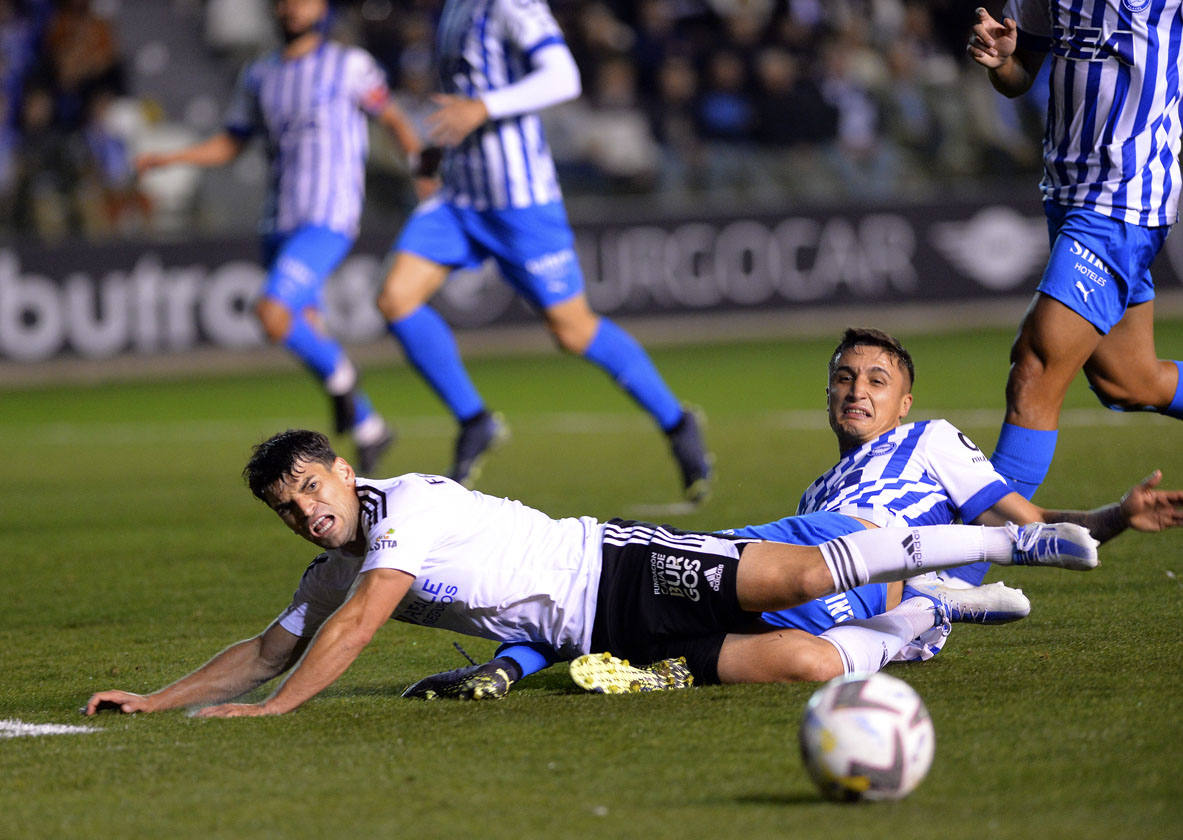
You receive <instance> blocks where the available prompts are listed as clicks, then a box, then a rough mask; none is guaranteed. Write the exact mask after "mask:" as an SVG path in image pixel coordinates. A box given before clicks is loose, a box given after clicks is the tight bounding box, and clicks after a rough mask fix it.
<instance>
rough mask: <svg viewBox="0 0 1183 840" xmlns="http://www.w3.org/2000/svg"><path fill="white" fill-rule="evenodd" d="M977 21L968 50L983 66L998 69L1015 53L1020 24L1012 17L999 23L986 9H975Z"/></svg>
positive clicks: (970, 37) (971, 56)
mask: <svg viewBox="0 0 1183 840" xmlns="http://www.w3.org/2000/svg"><path fill="white" fill-rule="evenodd" d="M974 15H975V17H976V18H977V23H975V24H974V25H973V30H972V32H973V34H971V35H970V36H969V44H968V45H967V47H966V51H967V52H968V53H969V56H970V58H972V59H973V60H974V61H976V62H977V63H978V64H980V65H982V66H983V67H987V68H990V69H993V70H996V69H998V68H999V67H1001V66H1002V65H1004V64H1006V62H1007V61H1008V60H1009V59H1010V57H1011V56H1012V55H1014V52H1015V49H1016V48H1017V46H1018V43H1019V26H1018V24H1017V23H1015V22H1014V21H1013V20H1012V19H1010V18H1003V21H1002V23H999V22H998V21H996V20H995V19H994V18H992V17H991V16H990V13H989V12H987V11H986V10H985V9H982V8H978V9H975V10H974Z"/></svg>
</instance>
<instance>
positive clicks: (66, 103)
mask: <svg viewBox="0 0 1183 840" xmlns="http://www.w3.org/2000/svg"><path fill="white" fill-rule="evenodd" d="M45 57H46V60H47V62H48V67H49V72H50V75H51V77H52V79H53V82H54V87H55V93H56V96H57V114H56V117H55V119H56V120H57V121H58V122H59V123H61V124H62V125H65V126H66V127H69V128H75V127H78V126H79V125H81V123H82V121H83V120H84V119H85V112H86V101H87V99H88V97H89V96H90V95H91V94H92V93H93V92H94V91H96V90H97V89H99V88H109V89H111V90H113V91H115V92H117V93H122V92H123V90H124V86H123V70H122V64H121V58H120V54H119V46H118V44H117V42H116V39H115V31H114V29H113V28H112V26H111V23H110V22H109V21H108V20H106V19H105V18H101V17H99V16H98V15H96V14H94V12H93V11H92V10H91V7H90V0H57V5H56V7H55V9H54V12H53V15H52V16H51V17H50V19H49V25H48V27H47V28H46V31H45Z"/></svg>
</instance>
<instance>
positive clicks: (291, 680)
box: [262, 612, 372, 714]
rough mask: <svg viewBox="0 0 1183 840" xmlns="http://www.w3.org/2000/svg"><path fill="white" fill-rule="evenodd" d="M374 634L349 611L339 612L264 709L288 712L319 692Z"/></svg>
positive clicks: (330, 683)
mask: <svg viewBox="0 0 1183 840" xmlns="http://www.w3.org/2000/svg"><path fill="white" fill-rule="evenodd" d="M371 637H372V634H371V633H369V632H368V631H365V630H363V629H361V627H360V626H359V625H358V624H357V623H356V622H355V621H353V620H352V619H351V617H350V616H349V615H348V614H342V613H340V612H338V613H337V614H335V615H334V616H333V617H332V618H330V619H329V620H328V621H326V622H325V624H324V625H323V626H322V627H321V628H320V632H318V633H317V634H316V638H315V639H314V640H313V642H312V644H311V645H310V646H309V647H308V651H307V653H305V655H304V658H303V659H301V660H300V664H299V665H298V666H296V669H295V670H294V671H292V673H291V674H289V675H288V678H287V679H286V680H284V681H283V684H282V685H281V686H280V687H279V688H278V689H277V690H276V692H275V693H274V694H272V695H271V696H270V697H268V698H267V699H266V700H265V701H263V703H262V706H263V709H264V710H265V711H266V712H267V713H268V714H286V713H287V712H290V711H292V710H293V709H295V708H297V707H298V706H300V705H302V704H303V703H304V702H305V701H307V700H309V699H311V698H313V697H315V696H316V695H317V694H320V692H322V691H324V690H325V689H326V688H328V687H329V686H330V685H332V684H333V683H334V682H336V680H337V678H338V677H340V676H341V675H342V674H343V673H345V671H346V670H347V669H348V668H349V666H350V665H352V664H353V661H354V660H355V659H357V657H358V654H360V653H361V652H362V650H363V649H364V648H365V646H366V645H367V644H369V642H370V639H371Z"/></svg>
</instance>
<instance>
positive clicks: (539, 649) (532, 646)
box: [494, 642, 555, 677]
mask: <svg viewBox="0 0 1183 840" xmlns="http://www.w3.org/2000/svg"><path fill="white" fill-rule="evenodd" d="M494 656H496V657H497V658H501V657H502V656H504V657H507V658H509V659H512V660H513V661H514V662H516V663H518V667H519V668H521V669H522V676H523V677H527V676H529V675H530V674H533V673H536V672H537V671H541V670H542V669H543V668H549V667H550V666H551V665H553V664H554V663H555V652H554V651H553V650H552V649H551V648H550V646H549V645H543V644H537V643H534V642H507V643H506V644H504V645H502V646H501V647H499V648H497V653H496V654H494Z"/></svg>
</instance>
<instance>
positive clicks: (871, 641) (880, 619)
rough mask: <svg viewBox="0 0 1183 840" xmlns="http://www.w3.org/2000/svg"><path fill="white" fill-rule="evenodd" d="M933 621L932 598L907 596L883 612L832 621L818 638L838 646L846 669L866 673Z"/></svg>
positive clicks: (934, 617) (889, 657)
mask: <svg viewBox="0 0 1183 840" xmlns="http://www.w3.org/2000/svg"><path fill="white" fill-rule="evenodd" d="M935 622H936V613H935V607H934V606H933V603H932V601H930V600H928V599H927V598H909V599H908V600H906V601H904V602H903V603H901V604H900V605H899V606H897V607H895V608H893V609H890V610H888V611H887V612H885V613H880V614H879V615H873V616H871V617H870V618H854V619H851V620H850V621H844V622H842V623H841V624H835V625H834V626H833V627H831V628H830V629H829V630H826V631H825V632H824V633H822V634H821V637H820V638H823V639H825V640H826V641H827V642H829V643H830V644H832V645H833V646H834V647H835V648H837V650H838V655H839V656H840V657H841V658H842V668H843V670H844V672H845V673H847V674H854V673H866V672H870V671H878V670H879V669H880V668H882V667H883V666H884V665H886V664H887V663H888V662H890V661H891V660H892V657H894V656H895V655H896V654H897V653H899V652H900V651H901V650H903V648H904V646H905V645H906V644H908V642H910V641H912V640H913V639H915V638H916V637H917V636H919V635H920V634H921V633H923V632H925V631H926V630H928V629H930V628H931V627H932V626H933V625H934V623H935Z"/></svg>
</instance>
